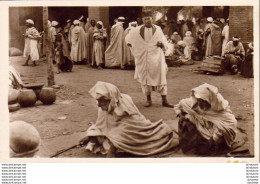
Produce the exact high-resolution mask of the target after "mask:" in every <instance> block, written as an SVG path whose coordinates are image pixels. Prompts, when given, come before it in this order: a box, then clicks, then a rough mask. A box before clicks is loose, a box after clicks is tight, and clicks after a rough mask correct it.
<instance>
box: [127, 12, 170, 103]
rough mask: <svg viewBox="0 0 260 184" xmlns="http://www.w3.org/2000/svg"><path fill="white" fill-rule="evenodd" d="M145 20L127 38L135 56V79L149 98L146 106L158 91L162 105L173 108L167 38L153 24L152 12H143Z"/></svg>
mask: <svg viewBox="0 0 260 184" xmlns="http://www.w3.org/2000/svg"><path fill="white" fill-rule="evenodd" d="M143 22H144V25H143V26H139V27H137V28H135V29H133V30H132V31H131V32H130V33H129V34H128V35H127V36H126V39H125V40H126V43H127V45H128V46H129V47H131V51H132V52H133V55H134V57H135V65H136V67H135V79H137V80H138V82H140V84H141V87H142V91H143V93H144V94H145V95H146V98H147V101H146V103H145V104H144V106H145V107H150V106H151V105H152V99H151V92H152V91H156V92H158V93H160V94H161V96H162V105H163V106H164V107H171V108H172V107H173V105H172V104H169V103H168V101H167V98H166V95H167V81H166V73H167V70H168V68H167V64H166V62H165V55H164V52H163V49H165V47H166V46H167V40H166V38H165V36H164V34H163V32H162V29H161V28H160V27H159V26H156V25H154V24H152V13H151V12H143Z"/></svg>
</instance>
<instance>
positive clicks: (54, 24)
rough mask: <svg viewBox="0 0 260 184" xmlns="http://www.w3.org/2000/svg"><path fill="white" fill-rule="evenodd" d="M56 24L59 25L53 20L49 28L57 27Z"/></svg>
mask: <svg viewBox="0 0 260 184" xmlns="http://www.w3.org/2000/svg"><path fill="white" fill-rule="evenodd" d="M58 24H59V23H58V22H57V21H55V20H54V21H52V22H51V26H57V25H58Z"/></svg>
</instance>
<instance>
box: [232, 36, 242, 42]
mask: <svg viewBox="0 0 260 184" xmlns="http://www.w3.org/2000/svg"><path fill="white" fill-rule="evenodd" d="M239 40H240V38H239V37H237V36H234V37H232V41H239Z"/></svg>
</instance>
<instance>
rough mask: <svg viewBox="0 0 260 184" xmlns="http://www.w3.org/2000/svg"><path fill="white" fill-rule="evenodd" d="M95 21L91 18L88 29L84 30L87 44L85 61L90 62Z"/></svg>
mask: <svg viewBox="0 0 260 184" xmlns="http://www.w3.org/2000/svg"><path fill="white" fill-rule="evenodd" d="M95 25H96V21H95V20H91V21H90V27H89V28H88V30H86V34H85V37H86V46H87V62H88V63H90V64H91V63H92V54H93V44H94V38H93V32H94V29H95Z"/></svg>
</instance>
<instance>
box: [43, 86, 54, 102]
mask: <svg viewBox="0 0 260 184" xmlns="http://www.w3.org/2000/svg"><path fill="white" fill-rule="evenodd" d="M40 100H41V102H42V103H43V104H44V105H50V104H52V103H53V102H55V100H56V93H55V90H54V89H53V88H50V87H44V88H42V90H41V93H40Z"/></svg>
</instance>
